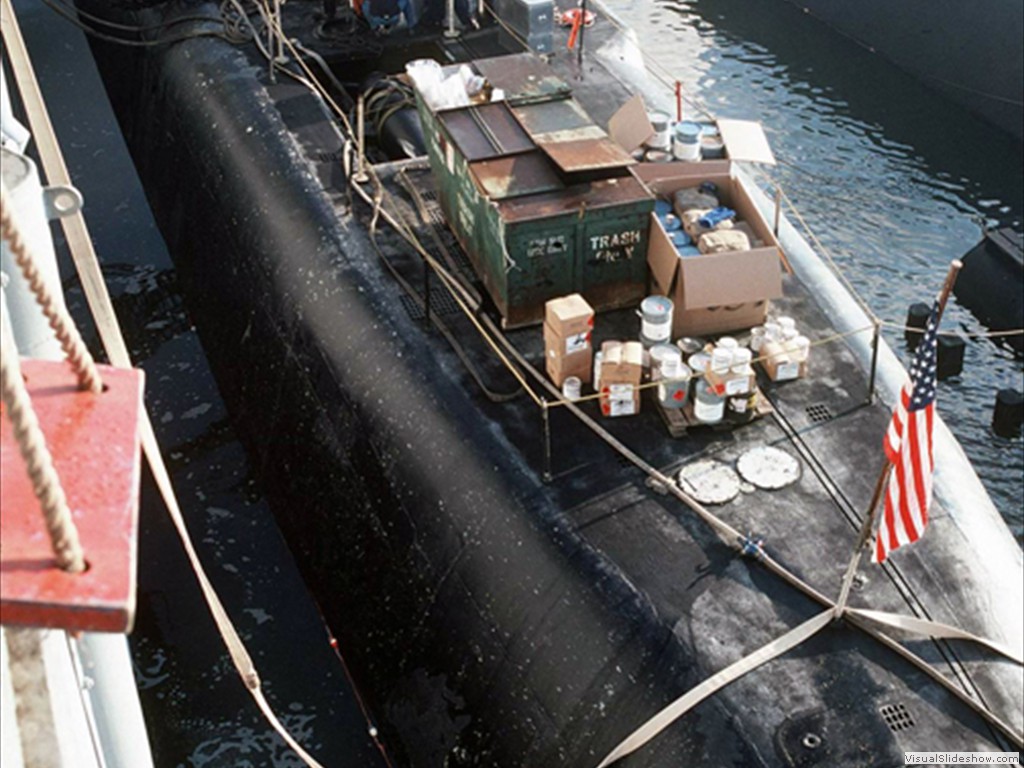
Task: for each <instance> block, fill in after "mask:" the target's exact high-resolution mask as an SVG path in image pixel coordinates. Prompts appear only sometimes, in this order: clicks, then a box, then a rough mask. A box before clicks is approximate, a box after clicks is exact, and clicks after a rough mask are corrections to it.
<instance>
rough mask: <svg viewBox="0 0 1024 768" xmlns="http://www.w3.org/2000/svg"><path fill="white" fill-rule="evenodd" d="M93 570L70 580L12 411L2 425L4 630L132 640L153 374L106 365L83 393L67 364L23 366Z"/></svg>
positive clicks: (0, 586) (0, 605)
mask: <svg viewBox="0 0 1024 768" xmlns="http://www.w3.org/2000/svg"><path fill="white" fill-rule="evenodd" d="M21 366H22V374H23V376H24V378H25V382H26V385H27V386H28V390H29V394H30V395H31V397H32V404H33V407H34V408H35V411H36V416H37V417H38V419H39V424H40V426H41V427H42V429H43V433H44V434H45V435H46V444H47V446H48V447H49V449H50V453H51V454H52V456H53V461H54V466H55V467H56V469H57V474H58V475H59V476H60V479H61V484H62V485H63V487H64V493H65V495H66V496H67V500H68V507H69V508H70V509H71V514H72V517H73V518H74V521H75V524H76V526H77V527H78V536H79V539H80V540H81V543H82V548H83V549H84V551H85V559H86V562H87V563H88V569H87V570H86V571H85V572H84V573H80V574H70V573H65V572H64V571H62V570H61V569H60V568H59V567H58V566H57V562H56V560H55V559H54V557H53V551H52V550H51V548H50V539H49V536H48V535H47V533H46V527H45V525H44V523H43V513H42V511H41V510H40V507H39V502H38V500H37V499H36V497H35V494H34V493H33V492H32V484H31V483H30V481H29V478H28V473H27V472H26V469H25V463H24V461H23V460H22V458H21V453H20V452H19V451H18V446H17V443H16V442H15V440H14V434H13V429H12V427H11V423H10V419H8V417H7V413H6V410H5V409H4V413H3V416H2V418H0V438H2V453H0V622H2V623H3V624H21V625H28V626H36V627H59V628H63V629H68V630H86V631H97V632H128V631H130V630H131V626H132V622H133V620H134V617H135V570H136V559H137V543H138V516H139V479H140V472H141V466H142V460H141V456H140V450H139V424H140V420H141V418H142V408H143V405H142V383H143V374H142V371H138V370H123V369H117V368H111V367H109V366H104V365H101V366H99V369H100V375H101V376H102V378H103V383H104V385H105V387H106V389H105V391H104V392H102V393H100V394H93V393H90V392H81V391H79V390H78V388H77V382H76V379H75V376H74V373H73V372H72V371H71V368H70V366H68V364H67V363H63V362H51V361H44V360H22V361H21Z"/></svg>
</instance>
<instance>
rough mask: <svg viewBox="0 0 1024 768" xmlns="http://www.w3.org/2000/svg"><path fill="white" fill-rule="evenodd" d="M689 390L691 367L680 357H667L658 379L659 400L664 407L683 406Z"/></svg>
mask: <svg viewBox="0 0 1024 768" xmlns="http://www.w3.org/2000/svg"><path fill="white" fill-rule="evenodd" d="M689 392H690V369H689V368H687V367H686V366H685V365H684V364H683V361H682V359H680V358H678V357H667V358H665V360H663V361H662V365H661V379H660V380H659V381H658V402H659V403H661V406H662V407H663V408H682V407H683V406H684V405H686V399H687V395H688V394H689Z"/></svg>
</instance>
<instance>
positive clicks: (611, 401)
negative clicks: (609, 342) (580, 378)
mask: <svg viewBox="0 0 1024 768" xmlns="http://www.w3.org/2000/svg"><path fill="white" fill-rule="evenodd" d="M643 351H644V348H643V345H642V344H641V343H640V342H639V341H627V342H626V343H625V344H623V345H622V346H621V347H617V348H615V349H611V350H608V351H607V352H606V353H605V355H606V356H605V358H604V360H603V362H602V363H601V381H599V382H598V392H600V394H601V397H600V403H601V413H602V414H604V415H605V416H632V415H633V414H636V413H639V412H640V389H639V387H640V379H641V377H642V376H643V370H644V368H643Z"/></svg>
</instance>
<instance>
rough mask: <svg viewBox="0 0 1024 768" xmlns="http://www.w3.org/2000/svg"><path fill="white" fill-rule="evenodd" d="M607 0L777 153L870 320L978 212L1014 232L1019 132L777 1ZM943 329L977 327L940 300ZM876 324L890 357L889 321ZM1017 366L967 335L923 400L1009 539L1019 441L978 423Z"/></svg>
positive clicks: (932, 283) (706, 99)
mask: <svg viewBox="0 0 1024 768" xmlns="http://www.w3.org/2000/svg"><path fill="white" fill-rule="evenodd" d="M609 5H610V6H611V7H612V8H613V9H615V11H616V12H617V13H618V14H619V15H620V16H621V17H622V19H623V21H625V22H627V23H628V24H629V25H630V26H631V27H633V28H634V29H635V30H636V32H637V34H638V36H639V39H640V40H642V41H643V50H644V53H645V54H646V55H647V56H649V57H650V58H653V59H655V60H657V62H658V63H660V64H661V65H662V66H663V67H664V68H665V69H667V70H668V71H669V72H670V73H671V75H672V77H673V78H678V79H680V80H682V82H683V84H684V87H685V88H686V91H687V92H688V93H689V94H690V95H691V96H693V97H694V100H695V101H697V102H699V103H700V104H702V105H705V106H706V109H707V111H709V112H710V113H712V114H714V115H718V116H720V117H735V118H746V119H754V120H760V121H762V122H763V124H764V127H765V132H766V133H767V134H768V137H769V140H770V142H771V144H772V148H773V150H774V152H775V155H776V157H777V158H778V160H779V161H780V163H779V165H778V166H777V167H775V168H772V169H770V174H769V175H770V176H771V178H772V179H774V180H775V181H776V182H778V183H781V185H782V187H783V189H785V190H786V193H787V195H788V196H789V197H790V198H791V199H792V200H793V201H794V202H795V203H796V205H797V207H798V208H799V209H800V211H801V212H802V215H803V217H804V218H805V219H806V221H807V222H808V224H809V225H810V227H811V228H812V229H813V230H814V232H815V233H816V234H817V235H818V237H819V238H820V240H821V241H822V242H823V243H824V244H825V245H826V247H827V248H828V249H829V251H830V252H831V253H832V255H833V257H834V258H835V261H836V262H837V263H838V264H839V265H840V267H841V269H842V271H843V273H844V274H845V275H846V276H847V277H848V278H849V280H850V281H851V283H852V284H853V285H854V287H855V288H856V290H857V292H858V293H859V294H860V295H861V296H862V297H863V298H864V299H865V300H866V302H867V304H868V306H870V307H871V308H872V310H873V311H874V312H875V314H876V315H878V316H879V317H880V318H882V319H883V320H886V321H892V322H895V323H901V324H902V323H903V321H904V320H905V318H906V313H907V307H908V305H909V304H911V303H913V302H916V301H924V302H930V301H931V297H932V296H933V295H934V294H935V292H936V291H937V290H938V289H939V287H940V286H941V284H942V280H943V278H944V276H945V273H946V270H947V268H948V266H949V262H950V260H951V259H953V258H956V257H958V256H961V255H963V253H964V252H966V251H967V250H968V249H969V248H971V247H972V246H973V245H974V244H975V243H977V242H978V240H980V238H981V231H982V230H981V224H982V223H983V222H984V223H987V224H988V225H989V226H1009V227H1013V228H1015V229H1016V230H1018V231H1020V229H1021V222H1022V218H1024V213H1022V209H1024V192H1022V187H1024V184H1022V172H1021V148H1020V145H1019V144H1017V143H1015V142H1014V141H1013V140H1012V139H1010V138H1009V137H1008V136H1007V135H1005V134H1003V133H1001V132H1000V131H998V130H997V129H995V128H993V127H991V126H989V125H988V124H987V123H985V122H983V121H981V120H979V119H977V118H975V117H974V116H973V115H971V114H970V113H968V112H967V111H965V110H963V109H961V108H960V107H958V106H956V105H954V104H951V103H949V102H947V101H946V100H945V99H943V98H941V97H938V96H936V95H935V94H934V93H933V92H932V91H930V90H928V89H927V88H926V87H925V86H923V85H922V84H921V83H919V82H918V81H917V80H915V79H913V78H911V77H909V76H908V75H905V74H903V73H902V72H901V71H900V70H898V69H897V68H895V67H894V66H892V65H890V64H888V63H887V62H885V61H883V60H881V59H880V58H879V57H877V56H875V55H873V54H871V53H869V52H868V51H867V50H865V49H863V48H861V47H860V46H858V45H856V44H854V43H853V42H851V41H849V40H847V39H845V38H843V37H841V36H840V35H838V34H836V33H834V32H832V31H831V30H829V29H828V28H827V27H825V26H824V25H823V24H821V23H820V22H818V21H816V20H815V19H813V18H811V17H809V16H807V15H805V14H804V13H802V12H801V11H800V10H798V9H797V8H795V7H794V6H792V5H790V4H789V3H787V2H785V1H784V0H761V1H760V2H750V0H694V1H692V2H681V1H680V0H609ZM664 95H665V98H666V99H667V100H668V103H669V104H672V103H673V102H672V101H671V94H670V93H669V91H668V90H667V89H666V90H665V94H664ZM943 327H944V329H946V330H951V329H959V330H961V331H962V332H963V333H965V334H966V333H979V332H984V331H986V330H987V329H986V328H985V327H984V326H982V325H981V324H980V323H978V321H977V320H976V319H975V318H974V317H973V316H972V315H971V314H970V312H968V311H967V310H966V309H964V308H963V307H960V306H959V305H957V303H956V302H955V300H954V301H951V302H950V304H949V306H948V308H947V310H946V317H945V320H944V321H943ZM886 337H887V339H888V341H889V343H890V344H891V345H892V346H893V348H894V349H895V350H896V351H897V353H898V354H900V355H901V357H903V358H904V359H906V353H905V347H904V344H903V340H902V333H900V332H899V331H895V330H889V331H887V332H886ZM1022 371H1024V368H1022V361H1021V360H1020V359H1019V358H1017V359H1015V358H1014V356H1013V354H1012V353H1010V352H1009V351H1007V350H1006V349H1005V348H1002V347H1000V346H998V345H996V344H995V343H993V342H992V341H990V340H986V339H978V340H972V341H970V342H969V343H968V346H967V352H966V361H965V366H964V371H963V373H962V374H961V375H960V376H958V377H956V378H953V379H949V380H947V381H945V382H943V383H942V384H941V386H940V389H939V400H938V405H939V409H940V412H941V413H942V416H943V418H944V419H945V420H946V422H947V423H948V424H949V426H950V428H951V429H952V431H953V432H954V434H956V436H957V437H958V438H959V440H960V443H961V445H963V448H964V450H965V451H966V453H967V455H968V456H969V457H970V458H971V460H972V461H973V463H974V466H975V468H976V470H977V472H978V474H979V475H980V476H981V479H982V481H983V482H984V484H985V486H986V488H987V489H988V491H989V494H990V495H991V496H992V499H993V501H994V502H995V504H996V506H997V507H998V508H999V510H1000V511H1001V512H1002V513H1003V515H1004V516H1005V517H1006V519H1007V521H1008V522H1009V524H1010V526H1011V528H1012V530H1013V531H1014V533H1015V535H1016V536H1017V538H1018V541H1024V513H1022V505H1024V445H1022V441H1021V439H1020V438H1019V437H1018V438H1016V439H1012V440H1007V439H1003V438H1000V437H997V436H995V435H994V434H993V433H992V432H991V429H990V426H989V425H990V423H991V418H992V407H993V404H994V402H995V392H996V391H997V390H998V389H1000V388H1003V387H1012V388H1016V389H1021V388H1022V385H1024V374H1022Z"/></svg>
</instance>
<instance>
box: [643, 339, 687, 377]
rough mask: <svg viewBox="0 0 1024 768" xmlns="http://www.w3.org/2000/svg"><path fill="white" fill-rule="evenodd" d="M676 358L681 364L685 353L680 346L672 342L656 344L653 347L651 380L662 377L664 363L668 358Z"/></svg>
mask: <svg viewBox="0 0 1024 768" xmlns="http://www.w3.org/2000/svg"><path fill="white" fill-rule="evenodd" d="M670 358H671V359H673V360H676V361H677V362H678V363H679V364H680V365H682V363H683V353H682V352H680V351H679V348H678V347H674V346H672V345H671V344H665V343H661V344H655V345H654V346H653V347H651V381H657V380H658V379H660V378H661V368H662V364H663V363H664V362H665V361H666V360H668V359H670Z"/></svg>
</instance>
